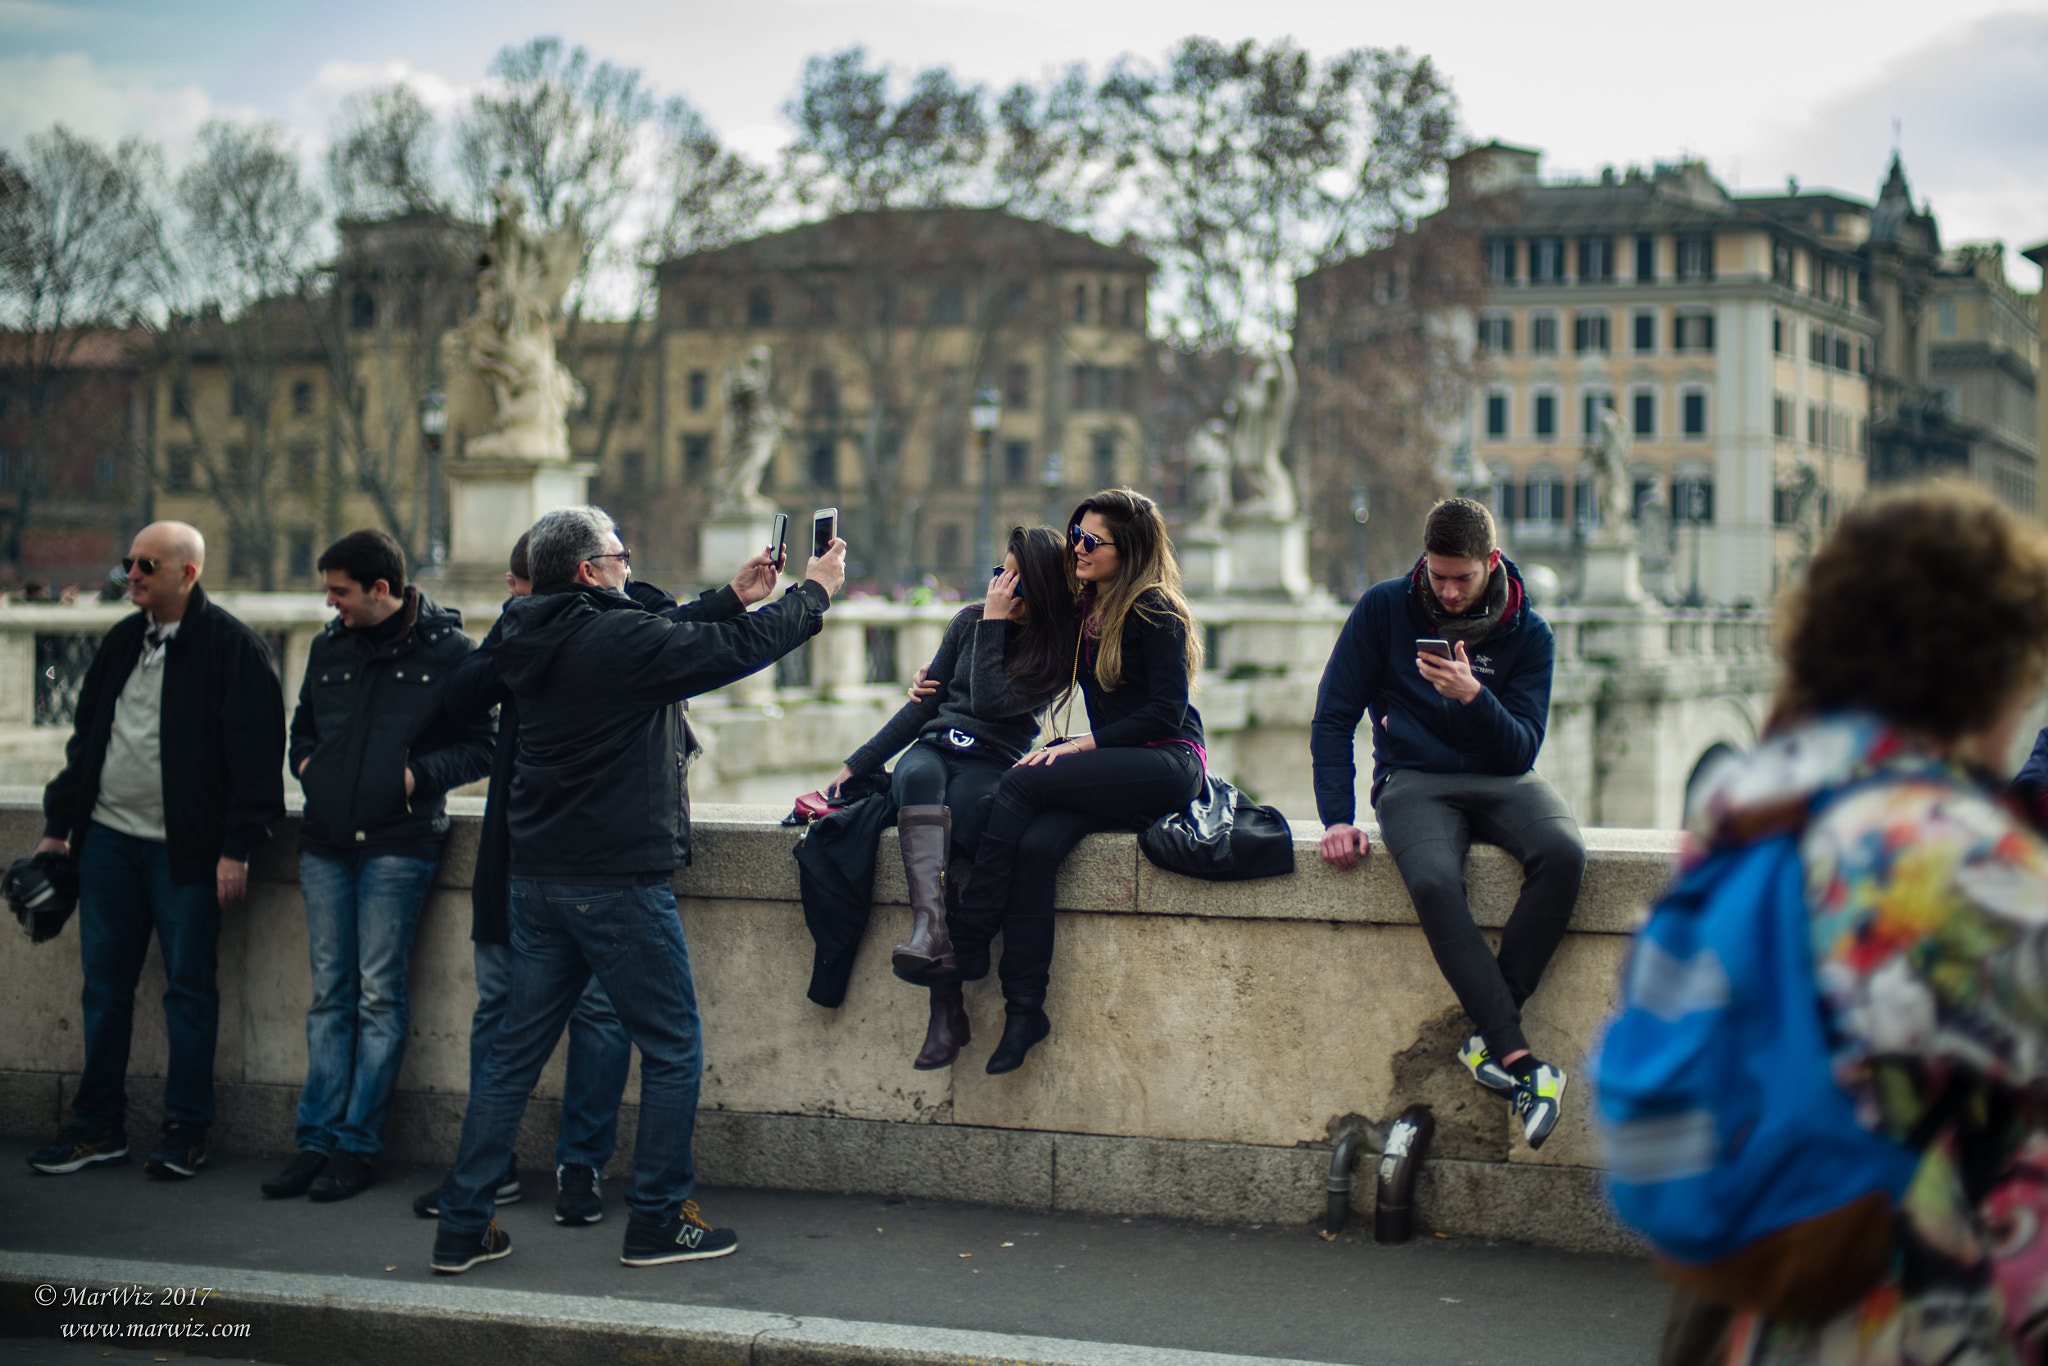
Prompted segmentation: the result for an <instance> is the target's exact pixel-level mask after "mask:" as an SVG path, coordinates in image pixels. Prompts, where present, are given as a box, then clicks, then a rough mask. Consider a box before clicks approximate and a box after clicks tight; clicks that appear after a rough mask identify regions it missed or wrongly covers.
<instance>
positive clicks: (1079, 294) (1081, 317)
mask: <svg viewBox="0 0 2048 1366" xmlns="http://www.w3.org/2000/svg"><path fill="white" fill-rule="evenodd" d="M1074 321H1075V322H1077V323H1085V322H1087V321H1088V286H1086V285H1075V286H1074Z"/></svg>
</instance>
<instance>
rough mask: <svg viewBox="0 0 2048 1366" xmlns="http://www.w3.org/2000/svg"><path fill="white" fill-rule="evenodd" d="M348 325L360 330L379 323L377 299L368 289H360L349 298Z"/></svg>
mask: <svg viewBox="0 0 2048 1366" xmlns="http://www.w3.org/2000/svg"><path fill="white" fill-rule="evenodd" d="M348 325H349V326H350V327H352V328H354V329H356V330H357V331H358V332H360V331H362V330H363V329H364V328H366V327H375V326H376V325H377V300H376V299H375V298H374V297H373V296H372V295H371V294H370V291H369V290H367V289H359V290H357V291H356V292H355V293H354V294H351V295H350V296H349V299H348Z"/></svg>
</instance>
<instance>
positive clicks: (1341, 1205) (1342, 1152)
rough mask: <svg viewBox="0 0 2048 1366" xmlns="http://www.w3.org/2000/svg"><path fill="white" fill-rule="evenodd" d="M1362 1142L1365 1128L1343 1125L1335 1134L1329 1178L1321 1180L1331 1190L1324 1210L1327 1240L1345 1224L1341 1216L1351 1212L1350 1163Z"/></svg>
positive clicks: (1356, 1157)
mask: <svg viewBox="0 0 2048 1366" xmlns="http://www.w3.org/2000/svg"><path fill="white" fill-rule="evenodd" d="M1363 1146H1365V1131H1364V1130H1362V1129H1346V1130H1345V1131H1344V1132H1343V1133H1341V1134H1338V1135H1337V1150H1336V1151H1335V1152H1333V1153H1331V1154H1330V1179H1329V1180H1328V1181H1325V1182H1324V1183H1323V1189H1324V1190H1326V1191H1328V1192H1329V1193H1330V1205H1329V1208H1328V1209H1327V1210H1326V1211H1325V1212H1324V1214H1323V1241H1324V1242H1326V1243H1327V1242H1329V1241H1331V1240H1332V1239H1334V1238H1335V1237H1336V1236H1337V1233H1338V1230H1340V1229H1342V1228H1343V1227H1344V1216H1345V1215H1347V1214H1349V1213H1350V1212H1351V1185H1352V1176H1351V1167H1352V1164H1353V1163H1354V1162H1356V1161H1357V1160H1358V1150H1359V1149H1360V1148H1361V1147H1363Z"/></svg>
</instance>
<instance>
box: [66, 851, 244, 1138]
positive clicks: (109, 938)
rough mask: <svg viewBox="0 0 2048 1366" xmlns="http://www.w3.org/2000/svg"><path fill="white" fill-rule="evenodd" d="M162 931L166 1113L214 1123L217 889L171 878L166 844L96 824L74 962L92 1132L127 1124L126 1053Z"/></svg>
mask: <svg viewBox="0 0 2048 1366" xmlns="http://www.w3.org/2000/svg"><path fill="white" fill-rule="evenodd" d="M152 929H154V930H155V931H156V939H157V943H158V944H159V945H161V946H162V948H163V954H164V1030H165V1033H166V1034H167V1035H168V1038H169V1043H170V1055H171V1057H170V1075H169V1076H168V1077H166V1078H165V1079H164V1111H165V1113H166V1114H168V1115H169V1116H170V1117H171V1118H172V1119H174V1120H178V1121H180V1122H181V1123H185V1124H196V1125H201V1126H204V1125H207V1124H211V1123H212V1122H213V1046H214V1041H215V1039H216V1038H217V1037H218V1036H219V1034H220V987H219V984H218V978H217V964H218V956H217V949H218V947H219V944H220V902H219V901H218V900H216V899H215V896H214V884H213V882H212V881H211V880H208V881H206V882H187V883H178V882H172V881H171V858H170V852H169V850H168V849H166V848H165V846H164V844H163V842H162V841H161V840H139V839H136V838H135V837H134V836H133V835H124V834H122V833H121V832H120V831H119V830H114V829H111V828H109V827H107V826H104V825H99V824H94V825H92V826H91V827H90V828H89V829H88V830H87V831H86V835H85V840H84V843H83V845H82V847H81V848H80V849H79V851H78V956H79V959H80V962H81V965H82V966H83V968H84V970H85V990H84V992H83V993H82V994H81V1001H80V1003H81V1005H82V1006H83V1007H84V1015H85V1075H84V1076H83V1077H81V1078H80V1080H79V1085H78V1098H77V1099H76V1100H75V1101H73V1102H72V1106H71V1109H72V1113H73V1114H74V1115H76V1116H77V1117H78V1120H79V1121H80V1122H81V1123H84V1124H89V1125H91V1126H92V1127H94V1128H95V1129H113V1128H118V1127H120V1126H121V1124H122V1122H123V1120H124V1118H125V1117H126V1113H127V1109H128V1091H127V1087H126V1079H127V1076H128V1049H129V1044H130V1042H131V1040H132V1038H133V1035H134V1026H135V984H136V983H137V982H138V981H140V980H141V979H142V964H143V960H144V959H146V958H147V957H148V956H149V934H150V931H151V930H152Z"/></svg>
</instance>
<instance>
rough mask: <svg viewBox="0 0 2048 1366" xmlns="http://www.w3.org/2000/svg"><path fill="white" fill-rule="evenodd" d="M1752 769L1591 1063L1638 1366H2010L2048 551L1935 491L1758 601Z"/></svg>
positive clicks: (2033, 1343)
mask: <svg viewBox="0 0 2048 1366" xmlns="http://www.w3.org/2000/svg"><path fill="white" fill-rule="evenodd" d="M1779 626H1780V650H1781V653H1782V655H1783V659H1784V665H1785V675H1784V679H1783V682H1782V684H1781V687H1780V690H1779V694H1778V698H1777V702H1776V705H1775V707H1774V709H1773V712H1772V715H1771V718H1770V722H1769V724H1768V726H1767V728H1766V733H1765V738H1764V741H1763V743H1762V744H1761V745H1760V746H1759V747H1758V748H1757V750H1756V751H1755V752H1754V753H1752V754H1750V755H1748V756H1747V757H1745V758H1744V759H1742V760H1741V761H1739V762H1737V763H1734V764H1731V765H1730V766H1729V768H1728V769H1727V771H1725V772H1724V773H1723V774H1722V775H1721V776H1720V777H1719V778H1718V779H1717V780H1716V781H1715V783H1714V784H1713V786H1712V788H1711V789H1710V790H1709V792H1708V793H1707V794H1706V795H1705V797H1704V799H1703V800H1702V802H1701V804H1700V809H1699V814H1698V815H1697V816H1696V818H1695V820H1694V823H1693V826H1692V828H1691V830H1690V832H1689V837H1688V841H1687V849H1686V854H1685V858H1684V862H1683V866H1682V868H1681V870H1680V873H1679V876H1678V879H1677V881H1676V883H1675V884H1674V886H1673V888H1672V889H1671V890H1670V891H1669V892H1668V893H1667V894H1666V895H1665V897H1664V898H1663V899H1662V900H1661V901H1660V902H1659V903H1658V905H1657V906H1656V907H1654V908H1653V910H1652V914H1651V917H1650V920H1649V922H1648V924H1647V925H1646V926H1645V928H1644V930H1643V931H1642V933H1641V934H1640V935H1639V936H1638V939H1637V942H1636V944H1635V946H1634V948H1633V950H1632V952H1631V957H1630V962H1629V966H1628V968H1627V970H1626V972H1625V974H1624V1000H1623V1006H1622V1010H1621V1013H1620V1014H1619V1016H1617V1018H1616V1019H1615V1021H1614V1022H1613V1023H1612V1024H1611V1025H1610V1027H1609V1030H1608V1033H1607V1036H1606V1038H1605V1040H1604V1041H1603V1044H1602V1046H1601V1050H1600V1054H1599V1057H1598V1059H1597V1061H1596V1064H1595V1073H1594V1077H1595V1082H1596V1087H1597V1089H1598V1091H1599V1109H1600V1113H1599V1118H1600V1125H1601V1134H1602V1139H1603V1141H1604V1145H1605V1148H1606V1154H1607V1166H1608V1173H1607V1179H1608V1189H1609V1193H1610V1195H1611V1196H1612V1198H1613V1200H1614V1203H1615V1207H1616V1210H1617V1212H1618V1213H1619V1214H1620V1215H1621V1217H1622V1219H1623V1221H1624V1222H1626V1223H1629V1224H1631V1225H1632V1226H1634V1227H1635V1228H1636V1229H1638V1230H1639V1231H1641V1232H1642V1233H1644V1234H1645V1235H1646V1236H1647V1237H1648V1238H1649V1240H1650V1242H1651V1243H1652V1245H1653V1247H1654V1248H1655V1249H1656V1251H1657V1254H1658V1262H1659V1267H1660V1270H1662V1271H1663V1272H1664V1274H1665V1275H1666V1276H1667V1278H1668V1279H1671V1280H1672V1281H1674V1282H1675V1283H1676V1284H1677V1285H1678V1286H1679V1293H1678V1295H1677V1296H1676V1297H1675V1298H1674V1303H1673V1312H1672V1316H1671V1319H1670V1322H1669V1324H1668V1325H1667V1335H1666V1340H1665V1347H1664V1354H1663V1360H1664V1361H1666V1362H1672V1363H1676V1362H1698V1363H1707V1362H1717V1363H1718V1362H1728V1363H1737V1362H1740V1363H1745V1364H1746V1366H1766V1364H1768V1366H1789V1364H1790V1363H1800V1364H1801V1366H1805V1364H1807V1363H1813V1364H1815V1366H1850V1364H1851V1363H1855V1364H1857V1366H1920V1364H1921V1363H1934V1362H1942V1363H1985V1364H1986V1366H1989V1364H1990V1363H2006V1362H2017V1361H2038V1360H2040V1359H2041V1352H2042V1348H2043V1346H2044V1344H2048V1110H2043V1108H2042V1106H2041V1101H2040V1099H2039V1097H2040V1096H2041V1094H2042V1092H2041V1084H2042V1082H2043V1081H2044V1080H2048V845H2044V844H2043V842H2042V840H2041V839H2040V838H2039V837H2038V836H2037V835H2035V834H2034V833H2033V831H2032V830H2031V828H2030V827H2029V826H2028V824H2027V823H2026V822H2024V821H2023V820H2021V819H2020V818H2019V817H2018V816H2017V814H2016V813H2015V812H2014V811H2013V810H2012V809H2011V807H2010V806H2009V805H2008V804H2007V803H2006V802H2005V800H2004V798H2003V792H2002V783H2001V781H2000V777H1999V776H1998V774H1999V772H2000V770H2002V769H2003V767H2004V765H2005V763H2006V757H2007V755H2008V754H2009V753H2010V752H2011V750H2012V747H2013V744H2014V741H2015V738H2016V734H2017V731H2018V727H2019V723H2020V719H2021V716H2022V714H2023V713H2024V711H2025V709H2026V707H2027V705H2028V703H2029V702H2030V701H2031V700H2032V699H2033V698H2034V697H2035V696H2036V694H2037V693H2038V691H2039V689H2040V687H2041V684H2042V681H2043V678H2044V675H2048V537H2044V536H2043V535H2042V533H2041V532H2040V531H2039V530H2038V529H2037V528H2034V527H2032V526H2030V525H2027V524H2024V523H2022V522H2021V521H2020V520H2019V519H2017V518H2016V517H2014V516H2013V515H2011V514H2010V513H2008V512H2007V511H2005V510H2004V509H2003V508H2002V507H2000V506H1999V505H1998V504H1996V503H1995V502H1993V501H1992V499H1991V498H1990V497H1989V496H1988V495H1987V494H1985V493H1983V492H1982V491H1980V490H1977V489H1975V488H1974V487H1971V486H1966V485H1955V484H1934V485H1923V486H1919V487H1916V488H1910V489H1907V490H1904V491H1901V492H1898V493H1894V494H1891V495H1888V496H1885V497H1881V498H1878V499H1875V500H1873V501H1871V502H1868V503H1866V504H1864V505H1863V506H1861V507H1859V508H1857V509H1855V510H1854V511H1852V512H1850V513H1848V514H1846V515H1845V516H1844V517H1843V518H1842V519H1841V521H1840V522H1839V523H1838V524H1837V526H1836V527H1835V529H1834V531H1833V532H1832V534H1831V535H1830V536H1829V538H1828V540H1827V542H1826V543H1825V544H1824V545H1823V546H1822V548H1821V549H1820V551H1819V553H1818V554H1816V555H1815V557H1814V559H1813V562H1812V564H1811V566H1810V568H1809V570H1808V573H1807V580H1806V582H1805V584H1804V585H1803V586H1802V587H1800V588H1798V589H1797V590H1795V591H1793V592H1792V593H1790V594H1788V595H1787V596H1786V597H1785V598H1784V599H1782V600H1781V603H1780V607H1779Z"/></svg>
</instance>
